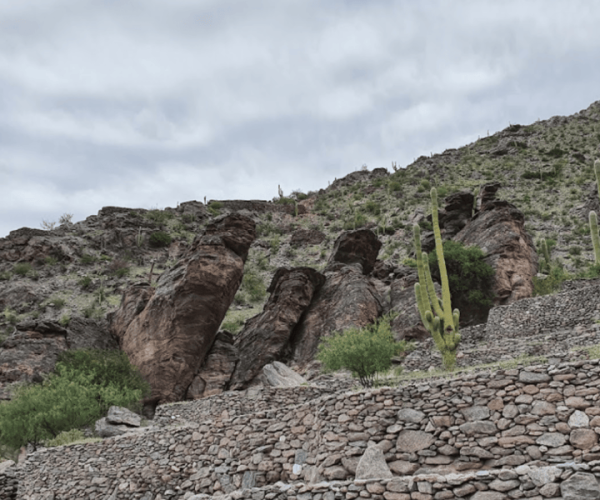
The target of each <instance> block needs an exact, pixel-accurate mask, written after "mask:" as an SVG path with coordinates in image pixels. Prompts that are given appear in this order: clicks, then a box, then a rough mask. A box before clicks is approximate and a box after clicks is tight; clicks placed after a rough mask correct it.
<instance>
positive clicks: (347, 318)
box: [292, 264, 384, 365]
mask: <svg viewBox="0 0 600 500" xmlns="http://www.w3.org/2000/svg"><path fill="white" fill-rule="evenodd" d="M383 309H384V306H383V300H382V299H381V297H380V296H379V294H378V293H377V290H376V288H375V285H374V284H373V282H372V281H371V280H370V279H369V278H368V277H367V276H365V275H364V274H363V273H362V267H361V265H360V264H354V265H349V266H344V267H342V268H341V269H340V270H339V271H336V272H332V273H328V274H327V280H326V282H325V284H324V285H323V287H322V288H321V289H320V290H319V292H317V294H316V295H315V297H314V298H313V301H312V303H311V305H310V307H309V308H308V309H307V311H306V313H305V315H304V317H303V319H302V321H301V323H300V324H299V325H298V327H297V328H296V330H295V331H294V335H293V338H292V346H293V351H294V354H293V359H294V361H295V362H296V363H298V364H300V365H304V364H306V363H309V362H310V361H312V360H313V358H314V357H315V354H316V353H317V347H318V345H319V341H320V339H321V337H322V336H327V335H331V334H332V333H334V332H336V331H337V332H341V331H343V330H346V329H348V328H350V327H358V328H360V327H363V326H366V325H368V324H370V323H373V322H374V321H375V320H376V319H377V318H378V317H379V316H380V315H381V313H382V312H383Z"/></svg>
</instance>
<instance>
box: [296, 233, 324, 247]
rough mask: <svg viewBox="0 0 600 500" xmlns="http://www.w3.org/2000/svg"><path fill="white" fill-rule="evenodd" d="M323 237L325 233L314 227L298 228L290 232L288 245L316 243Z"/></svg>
mask: <svg viewBox="0 0 600 500" xmlns="http://www.w3.org/2000/svg"><path fill="white" fill-rule="evenodd" d="M324 239H325V233H323V232H321V231H318V230H316V229H298V231H295V232H294V234H292V238H291V239H290V245H292V246H295V247H298V246H302V245H318V244H319V243H321V242H322V241H323V240H324Z"/></svg>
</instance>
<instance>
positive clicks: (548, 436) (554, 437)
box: [535, 432, 567, 448]
mask: <svg viewBox="0 0 600 500" xmlns="http://www.w3.org/2000/svg"><path fill="white" fill-rule="evenodd" d="M535 442H536V443H537V444H539V445H543V446H550V447H551V448H558V447H559V446H562V445H563V444H565V443H566V442H567V438H566V437H565V435H564V434H561V433H560V432H546V433H545V434H542V435H541V436H540V437H538V438H537V439H536V440H535Z"/></svg>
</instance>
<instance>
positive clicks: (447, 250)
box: [429, 241, 494, 315]
mask: <svg viewBox="0 0 600 500" xmlns="http://www.w3.org/2000/svg"><path fill="white" fill-rule="evenodd" d="M443 246H444V260H445V261H446V270H447V273H448V281H449V284H450V294H451V295H452V302H453V303H454V304H455V305H456V307H457V308H458V309H459V310H461V311H463V310H466V309H467V308H481V309H489V308H490V307H491V306H492V299H493V296H494V294H493V292H492V286H493V278H494V269H493V268H492V267H491V266H490V265H489V264H487V263H486V262H485V261H484V260H483V259H484V257H485V254H484V253H483V251H482V250H481V248H479V247H476V246H472V247H465V246H464V245H463V244H462V243H459V242H457V241H445V242H444V245H443ZM429 266H430V268H431V274H432V275H433V276H439V272H440V271H439V267H438V263H437V255H436V252H431V253H430V254H429ZM486 315H487V313H486Z"/></svg>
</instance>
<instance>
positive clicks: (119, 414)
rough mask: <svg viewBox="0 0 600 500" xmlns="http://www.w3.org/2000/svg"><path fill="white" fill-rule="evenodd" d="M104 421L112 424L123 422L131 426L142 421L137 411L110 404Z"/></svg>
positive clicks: (138, 424) (135, 425)
mask: <svg viewBox="0 0 600 500" xmlns="http://www.w3.org/2000/svg"><path fill="white" fill-rule="evenodd" d="M106 421H107V422H108V423H109V424H112V425H120V424H125V425H129V426H132V427H139V426H140V424H141V423H142V417H140V416H139V415H138V414H137V413H133V412H132V411H130V410H128V409H127V408H123V407H121V406H111V407H110V408H109V409H108V415H106Z"/></svg>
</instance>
